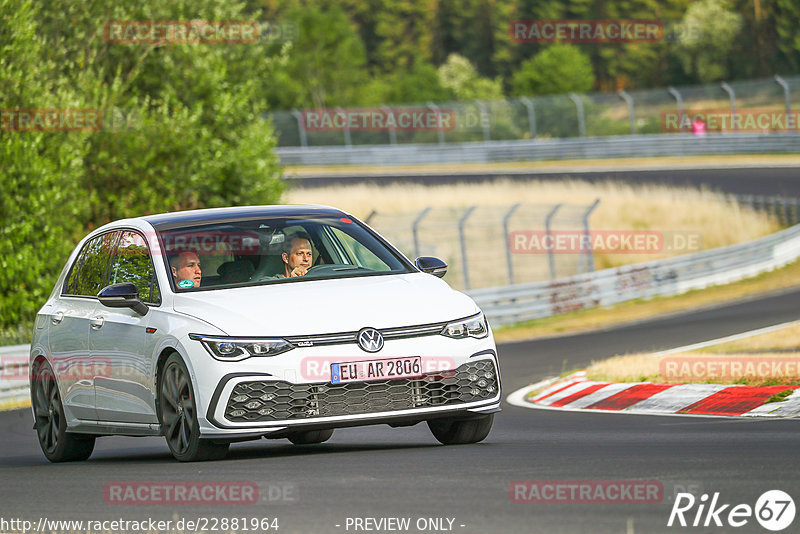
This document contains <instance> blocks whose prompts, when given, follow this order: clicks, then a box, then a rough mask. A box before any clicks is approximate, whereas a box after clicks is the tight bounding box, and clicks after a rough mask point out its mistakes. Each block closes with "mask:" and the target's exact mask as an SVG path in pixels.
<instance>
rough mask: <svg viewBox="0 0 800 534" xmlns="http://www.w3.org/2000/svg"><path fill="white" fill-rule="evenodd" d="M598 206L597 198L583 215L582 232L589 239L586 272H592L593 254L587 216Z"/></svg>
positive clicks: (598, 200)
mask: <svg viewBox="0 0 800 534" xmlns="http://www.w3.org/2000/svg"><path fill="white" fill-rule="evenodd" d="M598 204H600V199H599V198H598V199H595V201H594V203H593V204H592V205H591V206H589V209H587V210H586V212H584V214H583V231H584V233H585V235H586V237H587V238H588V239H589V250H587V251H586V272H592V271H594V252H593V251H592V245H591V235H590V234H589V215H591V214H592V212H593V211H594V209H595V208H596V207H597V205H598ZM578 265H580V262H578Z"/></svg>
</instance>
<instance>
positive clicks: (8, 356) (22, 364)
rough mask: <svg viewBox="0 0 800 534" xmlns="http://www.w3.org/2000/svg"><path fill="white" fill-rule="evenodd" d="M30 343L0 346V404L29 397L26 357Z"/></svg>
mask: <svg viewBox="0 0 800 534" xmlns="http://www.w3.org/2000/svg"><path fill="white" fill-rule="evenodd" d="M30 352H31V346H30V345H9V346H7V347H0V405H3V404H6V403H16V402H21V401H25V400H28V399H30V389H29V387H30V386H29V384H28V381H27V380H25V379H21V378H20V377H21V376H27V374H28V373H27V369H28V364H27V363H26V362H27V358H28V355H29V354H30Z"/></svg>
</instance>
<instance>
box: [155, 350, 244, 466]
mask: <svg viewBox="0 0 800 534" xmlns="http://www.w3.org/2000/svg"><path fill="white" fill-rule="evenodd" d="M158 420H159V422H160V423H161V434H162V435H163V436H164V437H165V438H166V439H167V446H169V450H170V452H172V456H174V457H175V459H176V460H178V461H180V462H202V461H205V460H221V459H223V458H225V456H226V455H227V454H228V449H229V448H230V443H213V442H211V441H209V440H205V439H200V423H199V421H198V418H197V405H196V404H195V402H194V392H193V389H192V380H191V378H190V377H189V370H188V369H187V368H186V364H185V363H183V359H181V357H180V355H178V354H176V353H174V354H172V355H171V356H170V357H169V358H167V361H166V362H165V363H164V367H163V368H162V370H161V374H160V376H159V379H158Z"/></svg>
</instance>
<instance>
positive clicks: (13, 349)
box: [0, 225, 800, 404]
mask: <svg viewBox="0 0 800 534" xmlns="http://www.w3.org/2000/svg"><path fill="white" fill-rule="evenodd" d="M799 257H800V225H796V226H792V227H791V228H787V229H785V230H782V231H780V232H777V233H775V234H771V235H768V236H765V237H761V238H758V239H754V240H752V241H748V242H746V243H739V244H736V245H730V246H727V247H721V248H716V249H711V250H704V251H701V252H695V253H692V254H685V255H682V256H676V257H674V258H668V259H663V260H655V261H650V262H645V263H636V264H632V265H625V266H623V267H616V268H613V269H604V270H602V271H594V272H591V273H586V274H581V275H577V276H571V277H568V278H560V279H557V280H553V281H546V282H536V283H531V284H517V285H510V286H503V287H492V288H485V289H475V290H472V291H468V292H467V293H468V294H469V295H470V296H471V297H472V298H473V299H475V301H476V302H477V303H478V304H479V305H480V306H481V308H482V309H483V311H484V312H485V313H486V316H487V317H488V319H489V321H490V322H491V323H492V325H494V326H499V325H504V324H511V323H516V322H520V321H527V320H530V319H537V318H540V317H549V316H551V315H557V314H559V313H564V312H568V311H574V310H582V309H587V308H593V307H596V306H608V305H611V304H616V303H619V302H624V301H627V300H633V299H640V298H648V297H653V296H657V295H663V296H666V295H677V294H679V293H684V292H686V291H689V290H692V289H701V288H704V287H708V286H713V285H718V284H726V283H729V282H735V281H736V280H741V279H743V278H748V277H751V276H755V275H757V274H760V273H763V272H766V271H771V270H773V269H777V268H779V267H782V266H784V265H786V264H788V263H791V262H793V261H794V260H796V259H797V258H799ZM29 352H30V346H29V345H13V346H9V347H0V404H2V403H5V402H14V401H20V400H25V399H27V398H29V393H28V387H29V386H28V381H27V380H20V379H19V378H18V377H19V375H20V374H21V371H20V370H19V369H14V370H13V372H12V373H9V372H8V369H4V368H3V362H4V361H11V362H13V363H12V365H18V364H19V360H20V358H24V357H26V356H27V355H28V353H29ZM4 371H5V372H4ZM9 375H11V376H13V378H12V379H7V378H5V377H8V376H9Z"/></svg>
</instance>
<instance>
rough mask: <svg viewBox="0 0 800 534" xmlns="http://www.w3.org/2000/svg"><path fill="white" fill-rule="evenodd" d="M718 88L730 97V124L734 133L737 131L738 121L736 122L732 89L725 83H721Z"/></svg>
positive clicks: (734, 98) (734, 96)
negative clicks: (731, 123)
mask: <svg viewBox="0 0 800 534" xmlns="http://www.w3.org/2000/svg"><path fill="white" fill-rule="evenodd" d="M719 86H720V87H722V90H723V91H725V92H726V93H728V96H729V97H731V122H733V129H734V131H737V130H738V129H739V121H737V120H736V93H734V92H733V87H731V86H730V85H728V84H727V83H726V82H722V83H721V84H719Z"/></svg>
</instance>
